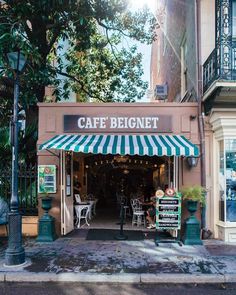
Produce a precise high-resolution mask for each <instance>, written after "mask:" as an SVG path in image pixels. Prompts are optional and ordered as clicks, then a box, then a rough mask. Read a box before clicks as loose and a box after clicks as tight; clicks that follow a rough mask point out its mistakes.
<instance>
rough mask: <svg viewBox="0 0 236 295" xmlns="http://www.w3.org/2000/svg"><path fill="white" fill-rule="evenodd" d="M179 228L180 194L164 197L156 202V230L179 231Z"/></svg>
mask: <svg viewBox="0 0 236 295" xmlns="http://www.w3.org/2000/svg"><path fill="white" fill-rule="evenodd" d="M180 227H181V194H179V193H175V194H174V195H173V196H167V195H164V196H163V197H161V198H157V202H156V229H157V230H169V229H171V230H180Z"/></svg>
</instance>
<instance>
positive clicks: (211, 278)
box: [141, 273, 236, 284]
mask: <svg viewBox="0 0 236 295" xmlns="http://www.w3.org/2000/svg"><path fill="white" fill-rule="evenodd" d="M234 277H235V278H236V275H235V276H234ZM141 282H142V283H159V284H160V283H172V284H194V283H199V284H200V283H202V284H203V283H209V284H212V283H224V282H225V278H224V276H223V275H220V274H173V273H170V274H167V273H165V274H163V273H162V274H141Z"/></svg>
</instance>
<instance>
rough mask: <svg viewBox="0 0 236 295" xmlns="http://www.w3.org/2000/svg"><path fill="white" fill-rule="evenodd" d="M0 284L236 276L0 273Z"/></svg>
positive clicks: (203, 280) (233, 277)
mask: <svg viewBox="0 0 236 295" xmlns="http://www.w3.org/2000/svg"><path fill="white" fill-rule="evenodd" d="M0 282H80V283H98V282H99V283H130V284H132V283H143V284H148V283H155V284H166V283H168V284H194V283H197V284H214V283H218V284H219V283H235V282H236V274H225V275H221V274H173V273H169V274H168V273H165V274H163V273H162V274H146V273H145V274H131V273H122V274H96V273H59V274H56V273H45V272H44V273H42V272H41V273H29V272H4V273H0Z"/></svg>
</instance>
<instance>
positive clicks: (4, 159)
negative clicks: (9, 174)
mask: <svg viewBox="0 0 236 295" xmlns="http://www.w3.org/2000/svg"><path fill="white" fill-rule="evenodd" d="M0 139H1V140H0V162H1V166H2V167H5V168H6V167H9V166H10V165H11V157H12V151H11V144H10V133H9V127H0ZM36 140H37V132H36V125H30V126H28V127H27V128H26V130H25V132H24V133H23V132H19V154H18V157H19V164H21V163H25V162H27V163H29V162H32V161H31V157H33V156H34V155H35V148H34V145H32V144H28V143H29V142H36ZM33 162H34V161H33Z"/></svg>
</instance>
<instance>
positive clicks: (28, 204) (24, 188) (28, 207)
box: [0, 165, 38, 215]
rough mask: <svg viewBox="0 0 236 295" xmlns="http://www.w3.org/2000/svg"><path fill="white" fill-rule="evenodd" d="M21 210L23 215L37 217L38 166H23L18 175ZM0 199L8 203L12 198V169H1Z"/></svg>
mask: <svg viewBox="0 0 236 295" xmlns="http://www.w3.org/2000/svg"><path fill="white" fill-rule="evenodd" d="M18 188H19V190H18V195H19V208H20V211H21V213H22V214H26V215H29V214H30V215H37V213H38V209H37V206H38V200H37V166H36V165H35V166H32V165H30V166H26V165H22V166H20V167H19V173H18ZM0 197H2V198H4V199H5V200H6V201H7V202H8V203H9V202H10V198H11V169H10V168H1V169H0Z"/></svg>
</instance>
